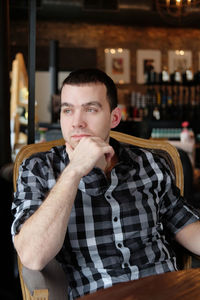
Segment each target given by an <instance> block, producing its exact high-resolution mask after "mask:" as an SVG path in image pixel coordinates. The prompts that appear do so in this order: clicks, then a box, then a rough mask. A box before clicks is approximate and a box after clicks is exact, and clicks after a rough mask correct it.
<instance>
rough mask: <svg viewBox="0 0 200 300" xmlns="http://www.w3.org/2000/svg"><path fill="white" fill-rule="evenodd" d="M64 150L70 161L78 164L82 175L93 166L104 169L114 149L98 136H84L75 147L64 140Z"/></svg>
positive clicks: (74, 164)
mask: <svg viewBox="0 0 200 300" xmlns="http://www.w3.org/2000/svg"><path fill="white" fill-rule="evenodd" d="M66 151H67V153H68V155H69V159H70V163H71V164H73V166H74V167H76V166H78V167H79V170H82V171H83V173H84V175H86V174H87V173H88V172H89V171H90V170H91V169H92V168H93V167H95V166H96V167H100V168H101V169H103V170H104V169H105V167H106V165H107V164H108V163H110V161H111V159H112V157H113V155H114V149H113V148H112V147H111V146H110V145H109V144H108V143H107V142H105V141H104V140H102V139H101V138H99V137H84V138H82V139H81V140H80V142H79V143H78V144H77V146H76V147H75V148H73V147H71V145H70V144H69V143H67V142H66Z"/></svg>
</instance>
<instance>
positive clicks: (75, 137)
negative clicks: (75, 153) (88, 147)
mask: <svg viewBox="0 0 200 300" xmlns="http://www.w3.org/2000/svg"><path fill="white" fill-rule="evenodd" d="M88 136H91V135H90V134H87V133H77V134H73V135H72V136H71V138H72V139H77V140H80V139H82V138H83V137H88Z"/></svg>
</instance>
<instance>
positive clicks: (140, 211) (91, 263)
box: [12, 139, 198, 299]
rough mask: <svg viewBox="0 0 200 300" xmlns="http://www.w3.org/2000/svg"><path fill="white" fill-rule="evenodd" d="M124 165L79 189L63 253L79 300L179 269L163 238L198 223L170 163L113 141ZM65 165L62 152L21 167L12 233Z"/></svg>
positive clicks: (91, 177)
mask: <svg viewBox="0 0 200 300" xmlns="http://www.w3.org/2000/svg"><path fill="white" fill-rule="evenodd" d="M111 145H112V146H113V147H114V149H115V152H116V153H117V155H118V159H119V163H118V164H117V165H116V166H115V168H113V169H112V171H111V178H110V180H108V179H107V178H106V176H105V174H104V173H103V172H102V171H101V170H100V169H98V168H94V169H93V170H92V171H91V172H90V173H89V174H88V175H87V176H85V177H83V178H82V179H81V181H80V184H79V189H78V192H77V197H76V200H75V203H74V206H73V208H72V212H71V217H70V221H69V225H68V231H67V234H66V238H65V242H64V245H63V248H62V249H61V251H60V253H59V254H58V257H57V258H58V260H59V261H60V262H61V263H62V265H63V268H64V270H65V271H66V274H67V277H68V280H69V298H70V299H75V298H77V297H79V296H82V295H84V294H87V293H91V292H94V291H96V290H98V289H100V288H106V287H109V286H112V285H113V284H115V283H118V282H124V281H128V280H133V279H138V278H141V277H145V276H148V275H152V274H160V273H164V272H169V271H173V270H176V269H177V267H176V258H175V255H174V252H173V250H172V249H171V247H170V245H169V243H168V241H167V239H166V236H165V233H164V232H168V234H170V235H171V236H172V238H173V237H174V235H175V234H176V233H177V232H178V231H179V230H180V229H181V228H183V227H184V226H185V225H187V224H190V223H192V222H195V221H197V220H198V216H196V215H195V214H194V213H193V212H192V211H191V209H190V208H189V207H188V206H186V204H185V202H184V199H183V198H182V197H181V196H180V192H179V189H178V188H177V187H176V186H175V185H174V178H173V175H172V174H171V172H170V170H169V168H168V166H167V164H166V162H165V160H164V159H163V158H161V157H159V156H157V155H155V154H152V153H151V152H150V151H148V150H144V149H139V148H137V147H134V146H131V145H125V144H120V143H118V142H117V141H115V140H113V139H111ZM67 164H68V157H67V154H66V151H65V147H64V146H61V147H55V148H52V149H51V150H50V151H48V152H45V153H40V154H37V155H34V156H32V157H31V158H30V159H27V160H25V161H24V162H23V164H22V166H21V167H20V172H19V179H18V184H17V192H16V193H15V198H14V202H13V205H12V211H13V214H14V217H15V219H14V222H13V225H12V235H15V234H16V233H17V232H18V231H19V230H20V226H21V225H22V224H23V222H24V221H25V220H26V219H27V218H28V217H29V216H30V215H31V214H33V213H34V211H35V210H36V209H37V208H38V207H39V206H40V204H41V203H42V201H43V200H44V198H45V195H46V194H47V193H48V191H49V190H50V189H51V188H52V187H53V185H54V184H55V182H56V180H57V178H58V176H59V175H60V173H61V172H62V170H63V169H64V168H65V166H66V165H67Z"/></svg>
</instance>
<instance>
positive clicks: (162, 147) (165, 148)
mask: <svg viewBox="0 0 200 300" xmlns="http://www.w3.org/2000/svg"><path fill="white" fill-rule="evenodd" d="M111 137H113V138H115V139H116V140H118V141H120V142H124V143H129V144H132V145H135V146H138V147H140V148H145V149H149V150H150V151H152V152H154V153H157V154H159V155H161V156H163V157H164V158H165V159H166V160H167V162H168V164H169V166H170V168H171V170H172V172H173V173H174V175H175V180H176V185H177V186H178V187H179V189H180V191H181V194H182V195H183V187H184V180H183V169H182V164H181V160H180V157H179V154H178V151H177V150H176V148H175V147H173V146H172V145H171V144H169V143H168V142H165V141H155V140H146V139H141V138H137V137H134V136H130V135H127V134H123V133H120V132H116V131H111ZM63 144H64V140H63V139H60V140H55V141H50V142H45V143H38V144H31V145H27V146H24V147H23V148H22V149H21V150H20V152H19V153H18V155H17V157H16V160H15V165H14V190H16V180H17V177H18V172H19V166H20V164H21V163H22V161H23V160H24V159H25V158H28V157H29V156H30V155H32V154H34V153H37V152H42V151H47V150H49V149H50V148H52V147H53V146H58V145H63ZM177 251H179V252H178V257H179V258H180V262H179V265H180V267H181V268H183V269H188V268H190V266H191V257H190V256H189V255H188V253H187V252H186V253H184V252H183V249H182V248H180V249H179V248H178V249H177ZM54 263H55V260H54V262H53V264H54ZM18 266H19V275H20V282H21V288H22V293H23V300H34V299H35V300H36V299H37V300H47V299H49V300H51V299H52V300H53V299H54V300H55V299H59V300H62V299H67V294H65V296H63V297H65V298H62V296H59V297H58V296H57V297H55V296H54V297H53V296H52V293H50V292H49V296H48V291H50V289H51V288H49V287H45V286H44V287H36V288H35V287H32V286H31V284H30V282H29V280H27V276H32V274H33V273H34V272H36V271H31V270H27V269H26V268H24V267H23V266H22V264H21V262H20V260H19V258H18ZM44 270H45V269H44ZM49 272H51V268H49V270H48V272H47V273H49ZM52 272H54V269H53V271H52ZM43 273H45V272H43V271H42V272H37V273H34V277H35V276H36V277H40V276H41V275H42V276H43V275H44V276H45V274H43ZM27 274H28V275H27ZM50 277H51V276H50ZM54 277H55V274H54ZM61 277H62V280H61V281H62V282H64V284H65V281H64V279H63V278H64V277H63V275H61ZM51 278H52V277H51ZM43 281H44V280H43ZM25 282H26V283H25ZM59 282H60V281H59ZM58 284H60V283H58ZM66 285H67V283H66ZM59 288H61V289H62V287H61V286H59ZM61 294H62V295H64V293H63V292H61Z"/></svg>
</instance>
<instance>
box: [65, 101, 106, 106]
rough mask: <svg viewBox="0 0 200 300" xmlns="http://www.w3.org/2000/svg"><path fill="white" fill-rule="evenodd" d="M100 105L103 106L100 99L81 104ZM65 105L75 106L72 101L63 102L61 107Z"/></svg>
mask: <svg viewBox="0 0 200 300" xmlns="http://www.w3.org/2000/svg"><path fill="white" fill-rule="evenodd" d="M91 105H92V106H98V107H100V108H101V107H102V105H101V103H100V102H98V101H90V102H86V103H83V104H82V105H81V106H83V107H86V106H91ZM63 106H66V107H73V106H74V105H73V104H72V103H68V102H63V103H61V105H60V107H63Z"/></svg>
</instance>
